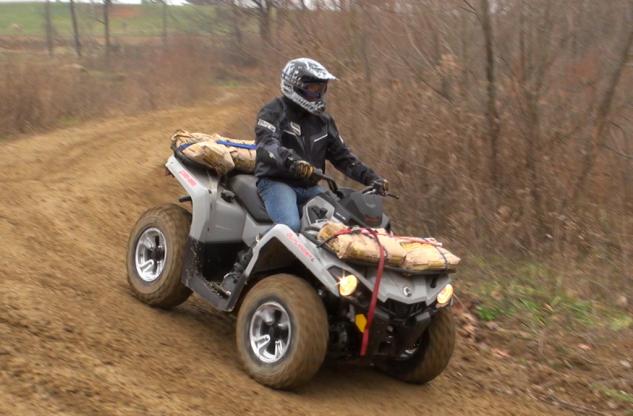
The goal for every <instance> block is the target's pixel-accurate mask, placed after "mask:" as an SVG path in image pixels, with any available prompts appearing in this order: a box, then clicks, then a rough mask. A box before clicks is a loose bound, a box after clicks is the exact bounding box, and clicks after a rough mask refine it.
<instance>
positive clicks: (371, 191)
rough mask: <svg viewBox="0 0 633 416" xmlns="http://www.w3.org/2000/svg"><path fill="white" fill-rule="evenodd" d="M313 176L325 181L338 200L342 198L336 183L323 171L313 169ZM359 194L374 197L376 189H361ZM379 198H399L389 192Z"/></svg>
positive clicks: (368, 187) (370, 187) (369, 187)
mask: <svg viewBox="0 0 633 416" xmlns="http://www.w3.org/2000/svg"><path fill="white" fill-rule="evenodd" d="M313 175H314V176H316V177H317V178H319V179H323V180H325V181H326V182H327V184H328V186H329V187H330V190H331V191H332V192H334V193H335V194H336V195H337V196H338V197H339V198H340V197H342V194H341V192H340V191H339V189H338V184H337V183H336V181H335V180H334V178H332V177H331V176H329V175H326V174H325V173H323V171H322V170H321V169H315V170H314V173H313ZM360 192H361V193H362V194H375V195H378V194H377V193H376V188H374V187H373V186H371V185H370V186H367V187H365V188H363V189H362V190H361V191H360ZM381 196H383V197H387V196H388V197H391V198H395V199H400V197H399V196H398V195H396V194H392V193H389V192H387V193H386V194H385V195H381Z"/></svg>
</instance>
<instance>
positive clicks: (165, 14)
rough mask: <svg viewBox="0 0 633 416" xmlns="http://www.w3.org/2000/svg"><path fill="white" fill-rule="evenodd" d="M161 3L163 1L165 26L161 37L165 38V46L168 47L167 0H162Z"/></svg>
mask: <svg viewBox="0 0 633 416" xmlns="http://www.w3.org/2000/svg"><path fill="white" fill-rule="evenodd" d="M161 3H162V26H163V30H162V33H161V38H162V40H163V47H167V1H166V0H161Z"/></svg>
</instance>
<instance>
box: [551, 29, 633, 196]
mask: <svg viewBox="0 0 633 416" xmlns="http://www.w3.org/2000/svg"><path fill="white" fill-rule="evenodd" d="M632 47H633V29H629V32H628V34H627V37H626V40H625V42H624V47H623V48H622V52H621V55H620V59H619V60H618V62H617V67H616V68H615V69H614V71H613V73H612V74H611V77H610V79H609V84H608V85H607V88H606V90H605V92H604V95H603V97H602V100H601V102H600V106H599V107H598V110H597V112H596V117H595V121H594V127H593V129H592V132H591V135H590V136H589V137H588V138H587V140H586V142H585V146H584V157H583V160H582V168H581V171H580V174H579V175H578V179H577V180H576V183H575V184H574V187H573V190H572V193H571V196H570V198H569V200H568V201H566V202H565V204H563V207H564V208H566V207H567V206H568V205H569V203H571V205H572V207H573V206H574V205H575V204H576V203H577V202H578V200H579V199H580V195H581V194H582V193H583V192H584V190H585V185H586V182H587V179H588V178H589V175H590V174H591V171H592V170H593V168H594V165H595V161H596V158H597V156H598V155H597V153H598V150H599V148H600V147H601V146H602V145H603V144H604V141H605V139H606V137H605V136H606V135H605V133H606V130H607V128H608V124H609V115H610V113H611V105H612V103H613V98H614V97H615V93H616V89H617V86H618V83H619V82H620V77H621V75H622V72H623V71H624V67H625V66H626V64H627V62H628V59H629V54H630V52H631V48H632Z"/></svg>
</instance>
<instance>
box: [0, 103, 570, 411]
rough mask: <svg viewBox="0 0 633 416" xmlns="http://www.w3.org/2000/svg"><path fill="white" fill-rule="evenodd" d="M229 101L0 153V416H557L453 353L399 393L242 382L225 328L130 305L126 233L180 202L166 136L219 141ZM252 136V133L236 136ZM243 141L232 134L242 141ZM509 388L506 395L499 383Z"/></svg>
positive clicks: (335, 378)
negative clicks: (196, 135)
mask: <svg viewBox="0 0 633 416" xmlns="http://www.w3.org/2000/svg"><path fill="white" fill-rule="evenodd" d="M239 106H240V102H239V100H238V99H236V97H235V96H225V97H223V98H222V99H219V100H218V101H216V102H215V103H211V104H209V105H207V106H204V107H200V108H194V109H176V110H169V111H164V112H159V113H153V114H149V115H145V116H142V117H136V118H119V119H112V120H108V121H104V122H99V123H92V124H87V125H83V126H80V127H75V128H69V129H64V130H59V131H56V132H53V133H50V134H46V135H39V136H34V137H26V138H20V139H17V140H13V141H10V142H8V143H4V144H3V152H2V155H0V166H1V171H2V175H1V178H0V193H1V195H2V198H0V253H2V254H1V255H0V414H2V415H49V414H60V415H61V414H63V415H93V414H94V415H97V414H98V415H102V414H105V415H136V414H138V415H145V414H153V415H181V414H187V415H209V414H218V415H226V414H241V415H245V414H257V415H263V414H276V415H280V414H341V415H372V414H380V415H385V414H409V415H415V414H422V413H432V414H435V415H445V414H446V415H449V414H451V415H466V414H468V415H502V414H503V415H535V414H536V415H538V414H548V415H551V414H558V413H560V412H561V411H560V410H559V409H556V408H554V407H551V406H548V405H544V404H539V403H538V402H537V401H536V400H535V399H533V398H531V397H529V396H528V395H525V394H522V393H521V389H518V390H517V388H516V387H514V386H517V385H519V386H520V385H521V383H522V382H524V381H525V383H527V379H528V373H529V368H528V367H527V366H514V367H512V366H508V365H507V364H505V363H502V362H501V361H499V360H497V361H495V360H494V358H493V357H492V356H480V354H479V352H477V351H476V350H474V349H471V348H470V347H468V345H467V344H465V343H461V344H459V346H458V349H457V352H456V355H455V358H454V360H453V362H452V363H451V365H450V366H449V369H448V370H447V371H446V373H445V374H444V375H442V376H441V377H440V378H439V379H437V380H436V381H435V382H433V383H432V384H430V385H428V386H423V387H420V386H411V385H406V384H403V383H400V382H397V381H395V380H392V379H389V378H387V377H385V376H383V375H381V374H379V373H377V372H374V371H372V370H371V369H362V368H357V367H354V366H350V365H343V364H328V365H326V366H325V368H324V369H323V370H322V371H321V372H320V373H319V375H318V376H317V378H316V379H315V380H314V381H313V382H311V383H310V384H308V385H307V386H306V387H305V388H303V389H302V390H300V391H298V392H292V393H288V392H277V391H272V390H270V389H267V388H265V387H262V386H260V385H258V384H257V383H255V382H254V381H252V380H250V379H249V378H248V377H247V376H246V375H245V374H244V373H243V372H242V371H241V369H240V366H239V363H238V361H237V359H236V355H235V342H234V337H233V331H234V321H233V319H232V318H230V317H228V316H225V315H222V314H219V313H216V312H214V311H213V310H212V309H211V308H210V307H208V306H207V305H205V304H204V303H203V302H201V301H200V300H199V299H197V298H195V297H193V298H191V299H190V300H189V301H188V302H186V303H185V304H184V305H182V306H181V307H178V308H176V309H175V310H172V311H169V312H166V311H161V310H156V309H152V308H149V307H147V306H145V305H143V304H141V303H140V302H138V301H137V300H135V299H134V298H132V296H130V294H129V291H128V289H127V285H126V281H125V267H124V258H125V255H124V254H125V245H126V241H127V236H128V232H129V230H130V228H131V226H132V224H133V223H134V221H135V220H136V218H137V217H138V215H139V214H140V213H141V212H142V211H143V210H144V209H146V208H148V207H150V206H153V205H156V204H159V203H164V202H173V201H175V199H176V197H177V196H179V195H180V194H181V193H182V192H181V191H180V190H179V188H178V186H177V185H176V184H175V181H173V180H172V179H171V178H169V177H166V176H164V174H163V168H162V164H163V162H164V160H165V158H166V157H167V155H168V154H169V150H168V140H167V137H168V135H169V133H170V132H172V131H173V130H175V129H176V128H180V127H186V128H190V129H194V130H203V131H216V130H217V131H222V130H224V129H225V128H226V126H227V125H236V124H238V125H239V124H240V123H241V124H247V123H249V122H250V121H251V119H252V117H249V118H248V120H245V121H241V120H239V119H238V116H237V115H238V114H240V113H239V112H238V111H237V110H238V107H239ZM249 129H250V127H249ZM245 131H246V130H245ZM509 378H512V379H513V383H512V385H509V384H508V383H506V382H505V381H504V380H508V379H509Z"/></svg>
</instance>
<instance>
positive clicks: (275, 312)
mask: <svg viewBox="0 0 633 416" xmlns="http://www.w3.org/2000/svg"><path fill="white" fill-rule="evenodd" d="M291 336H292V326H291V323H290V316H289V315H288V312H287V311H286V309H285V308H284V307H283V306H282V305H281V304H279V303H278V302H266V303H263V304H262V305H260V306H259V307H258V308H257V309H256V310H255V312H254V313H253V317H252V318H251V323H250V325H249V340H250V345H251V349H252V351H253V354H255V356H256V357H257V358H258V359H259V360H261V361H263V362H265V363H269V364H272V363H276V362H278V361H279V360H281V359H282V358H283V357H284V356H285V354H286V353H287V352H288V347H289V346H290V340H291Z"/></svg>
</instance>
